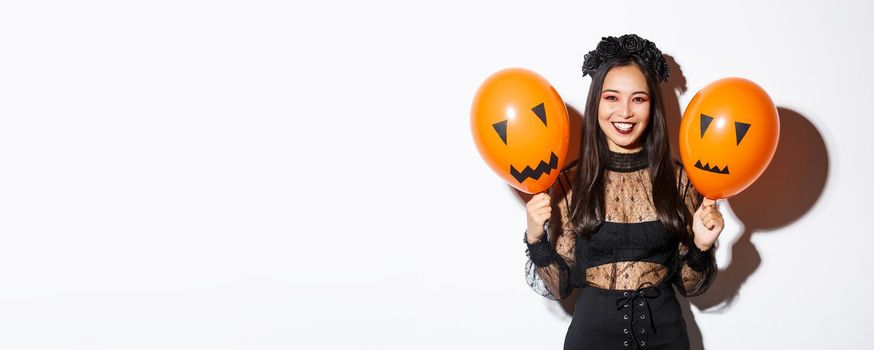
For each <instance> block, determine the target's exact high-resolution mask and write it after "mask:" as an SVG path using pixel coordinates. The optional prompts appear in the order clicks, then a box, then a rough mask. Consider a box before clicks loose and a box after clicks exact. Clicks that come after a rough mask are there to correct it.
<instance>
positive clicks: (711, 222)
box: [692, 197, 725, 251]
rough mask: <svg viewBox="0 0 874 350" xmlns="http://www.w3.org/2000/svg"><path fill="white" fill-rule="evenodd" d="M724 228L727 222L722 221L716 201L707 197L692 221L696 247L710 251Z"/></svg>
mask: <svg viewBox="0 0 874 350" xmlns="http://www.w3.org/2000/svg"><path fill="white" fill-rule="evenodd" d="M724 227H725V222H724V221H723V220H722V214H721V213H720V212H719V210H717V209H716V201H715V200H713V199H710V198H706V197H705V198H704V200H703V201H702V202H701V206H700V207H698V210H696V211H695V215H694V218H693V219H692V232H694V233H695V245H697V246H698V249H701V250H702V251H706V250H708V249H710V248H711V247H713V244H714V243H715V242H716V239H717V238H719V234H720V233H722V229H723V228H724Z"/></svg>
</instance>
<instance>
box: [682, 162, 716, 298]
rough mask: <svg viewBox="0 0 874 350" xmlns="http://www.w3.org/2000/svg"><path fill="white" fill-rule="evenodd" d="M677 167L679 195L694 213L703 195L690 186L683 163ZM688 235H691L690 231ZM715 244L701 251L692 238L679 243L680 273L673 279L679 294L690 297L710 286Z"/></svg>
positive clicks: (713, 268) (712, 275) (699, 293)
mask: <svg viewBox="0 0 874 350" xmlns="http://www.w3.org/2000/svg"><path fill="white" fill-rule="evenodd" d="M677 168H678V172H679V176H678V181H677V182H678V185H679V190H680V195H681V196H682V197H683V201H684V202H685V203H686V206H687V207H688V208H689V213H690V214H694V213H695V211H696V210H697V209H698V206H700V205H701V201H702V200H703V197H702V196H701V194H699V193H698V191H697V190H695V187H694V186H692V182H691V181H689V177H688V175H687V174H686V171H685V170H684V169H683V165H682V164H679V165H678V166H677ZM689 237H692V233H691V232H690V233H689ZM717 246H718V245H717V244H714V245H713V247H711V248H710V249H708V250H707V251H704V252H702V251H701V250H700V249H698V246H696V245H695V243H694V240H692V239H688V240H685V241H684V242H681V243H680V247H679V255H680V273H679V274H677V279H676V280H675V281H674V284H675V285H676V286H677V289H678V290H679V291H680V294H682V295H683V296H686V297H692V296H696V295H701V294H703V293H704V292H705V291H707V289H708V288H710V285H712V284H713V281H714V280H715V279H716V273H717V271H718V270H719V269H718V268H717V266H716V256H715V254H714V253H715V251H716V248H717Z"/></svg>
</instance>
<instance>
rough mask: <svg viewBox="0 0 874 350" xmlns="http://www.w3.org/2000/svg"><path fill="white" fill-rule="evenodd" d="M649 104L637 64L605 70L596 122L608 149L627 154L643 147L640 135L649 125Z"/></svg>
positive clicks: (647, 91) (644, 82) (644, 80)
mask: <svg viewBox="0 0 874 350" xmlns="http://www.w3.org/2000/svg"><path fill="white" fill-rule="evenodd" d="M649 105H650V97H649V89H648V88H647V86H646V78H645V77H644V76H643V72H641V71H640V69H639V68H637V66H635V65H628V66H618V67H613V68H612V69H610V71H609V72H607V76H606V77H604V87H603V88H602V89H601V101H600V103H599V106H598V124H599V125H600V126H601V130H602V131H603V132H604V135H606V136H607V146H608V147H609V148H610V150H611V151H614V152H620V153H629V152H636V151H639V150H640V149H642V148H643V140H642V139H641V136H642V135H643V132H644V130H646V127H647V125H648V124H649V110H650V108H649Z"/></svg>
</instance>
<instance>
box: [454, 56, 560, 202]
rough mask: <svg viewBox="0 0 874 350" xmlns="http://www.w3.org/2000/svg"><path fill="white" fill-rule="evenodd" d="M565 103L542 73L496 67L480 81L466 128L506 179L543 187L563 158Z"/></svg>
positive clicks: (527, 187) (527, 188) (525, 187)
mask: <svg viewBox="0 0 874 350" xmlns="http://www.w3.org/2000/svg"><path fill="white" fill-rule="evenodd" d="M569 124H570V123H569V120H568V113H567V107H565V104H564V102H563V101H562V99H561V97H560V96H559V95H558V92H556V91H555V89H554V88H553V87H552V85H550V84H549V82H547V81H546V79H544V78H543V77H541V76H540V75H538V74H537V73H534V72H532V71H530V70H527V69H522V68H510V69H505V70H502V71H499V72H497V73H495V74H493V75H491V76H490V77H488V78H487V79H486V80H485V82H483V83H482V85H480V88H479V90H478V91H477V93H476V96H475V97H474V101H473V107H472V108H471V120H470V125H471V131H472V132H473V139H474V143H476V146H477V149H478V150H479V153H480V155H481V156H482V158H483V159H484V160H485V161H486V163H487V164H488V165H489V167H491V168H492V170H493V171H494V172H495V173H497V174H498V175H499V176H500V177H501V178H503V179H504V181H506V182H507V183H508V184H510V185H511V186H513V187H515V188H516V189H518V190H520V191H522V192H526V193H537V192H541V191H544V190H546V189H548V188H549V187H550V186H551V185H552V183H553V182H554V181H555V179H556V178H557V177H558V174H559V171H558V169H561V168H562V167H563V165H564V162H565V160H566V159H565V157H566V155H567V148H568V142H569V140H568V139H569V137H570V136H569Z"/></svg>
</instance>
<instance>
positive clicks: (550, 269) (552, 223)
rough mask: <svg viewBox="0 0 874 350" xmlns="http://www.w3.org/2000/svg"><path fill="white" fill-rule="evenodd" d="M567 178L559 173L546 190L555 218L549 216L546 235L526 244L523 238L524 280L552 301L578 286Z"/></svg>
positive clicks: (568, 293) (564, 174)
mask: <svg viewBox="0 0 874 350" xmlns="http://www.w3.org/2000/svg"><path fill="white" fill-rule="evenodd" d="M563 178H564V179H563ZM568 179H569V176H568V175H567V173H566V172H562V174H560V175H559V179H557V180H556V184H555V185H553V186H552V188H551V189H550V191H549V195H550V198H552V201H551V204H550V205H551V206H552V212H553V213H555V214H558V215H552V216H550V218H549V220H548V221H547V225H546V227H547V229H546V234H544V235H542V236H541V237H539V238H538V239H536V240H535V241H533V242H529V241H528V239H527V233H526V239H525V243H526V245H527V249H526V251H525V253H526V255H527V256H528V261H527V262H526V264H525V277H526V281H527V282H528V285H529V286H530V287H531V289H533V290H534V291H535V292H537V293H538V294H540V295H542V296H544V297H546V298H549V299H553V300H560V299H564V298H567V297H568V295H570V294H571V292H572V291H573V288H574V287H578V286H579V282H578V281H576V279H578V277H577V276H576V275H575V274H574V273H575V268H576V261H575V260H576V259H575V257H574V251H575V248H576V236H575V235H574V231H573V228H572V227H571V225H570V222H569V220H568V217H569V210H568V204H569V203H570V196H571V190H570V186H569V184H570V182H569V181H567V180H568ZM547 237H549V239H547Z"/></svg>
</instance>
